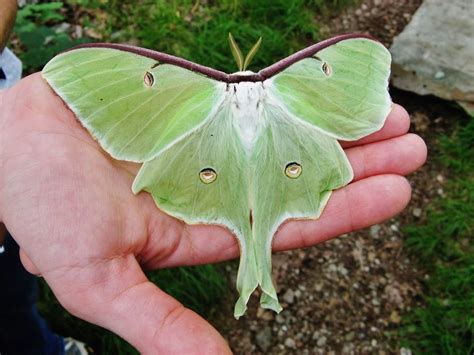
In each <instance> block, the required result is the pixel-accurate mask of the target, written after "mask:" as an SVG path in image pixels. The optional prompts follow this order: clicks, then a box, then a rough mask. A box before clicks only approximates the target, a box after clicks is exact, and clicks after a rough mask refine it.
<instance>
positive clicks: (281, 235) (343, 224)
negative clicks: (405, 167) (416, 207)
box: [150, 175, 411, 267]
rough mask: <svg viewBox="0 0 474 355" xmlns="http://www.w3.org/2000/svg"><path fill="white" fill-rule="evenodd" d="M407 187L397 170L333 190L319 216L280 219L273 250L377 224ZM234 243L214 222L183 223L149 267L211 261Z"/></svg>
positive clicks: (231, 254) (402, 199)
mask: <svg viewBox="0 0 474 355" xmlns="http://www.w3.org/2000/svg"><path fill="white" fill-rule="evenodd" d="M410 195H411V189H410V186H409V184H408V182H407V181H406V180H405V178H403V177H401V176H398V175H378V176H372V177H369V178H366V179H363V180H359V181H357V182H354V183H352V184H350V185H348V186H346V187H344V188H342V189H340V190H337V191H334V192H333V194H332V196H331V198H330V200H329V202H328V205H327V206H326V208H325V210H324V213H323V214H322V216H321V217H320V218H319V219H318V220H299V221H291V222H288V223H285V224H284V225H283V226H282V227H281V228H280V230H279V231H278V232H277V235H276V236H275V239H274V243H273V247H274V249H275V250H285V249H293V248H300V247H306V246H309V245H313V244H316V243H319V242H322V241H324V240H326V239H329V238H331V237H335V236H338V235H341V234H344V233H348V232H351V231H354V230H357V229H361V228H365V227H368V226H371V225H373V224H376V223H379V222H381V221H383V220H385V219H387V218H390V217H392V216H394V215H396V214H397V213H399V212H400V211H401V210H402V209H403V208H404V207H405V206H406V204H407V203H408V201H409V199H410ZM238 255H239V249H238V245H237V243H236V240H235V238H234V237H233V236H232V234H231V233H230V232H229V231H227V230H225V229H223V228H221V227H217V226H203V225H200V226H188V225H184V227H183V233H182V234H181V236H180V242H179V244H177V245H176V246H175V248H173V249H172V252H171V253H170V254H168V255H162V258H160V260H155V261H153V262H152V263H150V266H151V267H166V266H178V265H194V264H201V263H213V262H219V261H222V260H227V259H231V258H235V257H237V256H238Z"/></svg>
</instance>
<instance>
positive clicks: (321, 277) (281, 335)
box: [211, 0, 457, 354]
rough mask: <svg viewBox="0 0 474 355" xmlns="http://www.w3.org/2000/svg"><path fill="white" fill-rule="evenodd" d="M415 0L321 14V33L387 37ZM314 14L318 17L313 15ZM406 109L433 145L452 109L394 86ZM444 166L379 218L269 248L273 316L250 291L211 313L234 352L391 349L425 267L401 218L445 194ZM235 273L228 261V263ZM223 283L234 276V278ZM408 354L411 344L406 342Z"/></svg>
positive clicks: (420, 176) (419, 215)
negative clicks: (241, 303)
mask: <svg viewBox="0 0 474 355" xmlns="http://www.w3.org/2000/svg"><path fill="white" fill-rule="evenodd" d="M419 4H420V1H377V0H371V1H363V2H362V3H361V4H360V6H357V7H354V8H351V9H348V10H345V11H344V12H342V13H341V14H339V15H338V16H337V17H335V18H331V19H329V20H326V23H327V26H325V27H324V28H323V33H325V35H327V37H329V36H331V35H335V34H338V33H345V32H352V31H357V32H367V33H370V34H372V35H374V36H375V37H377V38H379V39H380V40H381V41H382V42H383V43H384V44H385V45H387V46H388V45H390V43H391V41H392V39H393V37H394V36H395V35H397V34H398V33H399V32H400V31H401V30H402V29H403V27H404V26H405V25H406V24H407V22H408V21H409V19H410V18H411V15H412V14H413V13H414V11H415V10H416V8H417V7H418V6H419ZM321 21H322V19H320V20H319V22H321ZM391 94H392V96H393V99H394V101H395V102H398V103H401V104H402V105H403V106H405V107H406V108H407V110H408V111H409V113H410V116H411V120H412V127H411V131H413V132H416V133H418V134H420V135H421V136H422V137H423V138H424V139H425V140H426V142H427V144H428V146H429V150H430V154H433V155H434V154H435V153H436V138H435V137H436V136H437V135H438V134H440V133H443V132H449V131H450V130H451V129H452V126H453V122H451V121H450V116H452V115H454V114H456V110H457V109H456V108H455V107H454V106H453V105H450V104H447V103H446V102H445V101H441V100H438V99H435V98H433V97H420V96H417V95H414V94H410V93H406V92H401V91H399V90H392V91H391ZM445 173H446V172H443V171H441V170H440V167H439V166H438V165H437V164H436V162H433V161H430V160H428V163H427V164H426V165H425V166H424V167H423V168H422V169H421V170H419V171H418V172H416V173H415V174H413V175H411V176H410V177H409V180H410V182H411V184H412V187H413V198H412V201H411V203H410V205H409V206H408V208H407V209H406V210H405V211H404V212H403V213H402V214H401V215H399V216H397V217H396V218H394V219H391V220H389V221H387V222H386V223H384V224H380V225H375V226H372V227H371V228H368V229H365V230H362V231H359V232H356V233H350V234H347V235H343V236H341V237H340V238H337V239H333V240H331V241H328V242H325V243H322V244H320V245H317V246H315V247H311V248H308V249H305V250H296V251H290V252H283V253H279V254H275V255H274V256H273V265H274V278H275V281H276V283H277V285H278V286H277V288H278V294H279V296H280V301H281V303H282V305H283V308H284V310H283V311H282V312H281V313H280V314H279V315H275V314H274V313H272V312H270V311H265V310H262V309H260V308H258V297H255V296H254V297H252V298H251V302H250V304H249V310H248V312H247V315H246V316H244V317H242V318H241V319H240V320H238V321H237V320H235V319H234V318H233V316H232V308H233V303H234V301H235V300H236V299H237V295H236V294H233V295H232V296H230V297H229V300H227V301H226V302H225V303H226V304H223V305H221V306H219V310H218V311H219V313H218V314H214V316H213V317H212V319H211V322H212V323H213V324H214V325H215V326H216V327H217V329H218V330H219V331H220V332H221V333H222V334H223V335H224V337H225V338H226V339H227V340H228V341H229V343H230V345H231V347H232V349H233V350H234V352H235V353H236V354H339V353H345V354H366V353H375V354H396V353H400V350H401V349H399V348H398V347H397V339H396V338H395V330H396V328H397V326H398V325H399V323H400V317H401V315H402V314H403V313H404V312H406V311H407V310H409V309H410V308H411V307H413V306H415V305H417V304H418V302H419V301H420V295H421V294H422V292H423V290H422V281H423V280H424V279H425V278H426V275H425V274H424V273H423V271H422V270H419V269H417V267H416V260H413V259H412V257H411V256H410V255H409V254H408V253H407V251H406V250H405V249H404V248H403V239H404V236H403V234H402V232H401V229H402V227H403V225H405V224H407V223H417V222H422V221H423V219H424V216H425V208H426V206H427V205H428V204H429V202H430V200H431V199H432V198H435V197H438V196H443V184H444V183H445V177H444V176H445ZM227 268H228V269H229V271H230V272H229V275H231V276H230V277H231V278H235V274H236V264H235V263H234V264H229V265H227ZM230 282H232V283H234V282H235V279H232V280H231V281H230ZM406 353H409V352H408V351H407V352H406Z"/></svg>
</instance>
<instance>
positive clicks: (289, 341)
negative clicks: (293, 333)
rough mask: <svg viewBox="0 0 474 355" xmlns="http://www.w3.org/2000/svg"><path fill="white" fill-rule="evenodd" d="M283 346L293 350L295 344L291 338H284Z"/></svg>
mask: <svg viewBox="0 0 474 355" xmlns="http://www.w3.org/2000/svg"><path fill="white" fill-rule="evenodd" d="M285 346H286V347H287V348H290V349H293V348H295V346H296V343H295V341H294V340H293V339H292V338H286V339H285Z"/></svg>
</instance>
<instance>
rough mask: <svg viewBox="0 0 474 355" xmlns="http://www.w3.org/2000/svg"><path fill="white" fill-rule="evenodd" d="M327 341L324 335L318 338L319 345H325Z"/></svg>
mask: <svg viewBox="0 0 474 355" xmlns="http://www.w3.org/2000/svg"><path fill="white" fill-rule="evenodd" d="M326 342H327V338H326V337H325V336H324V335H323V336H322V337H321V338H319V339H318V341H317V343H316V344H317V345H318V346H319V347H323V346H324V345H326Z"/></svg>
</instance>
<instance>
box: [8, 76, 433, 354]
mask: <svg viewBox="0 0 474 355" xmlns="http://www.w3.org/2000/svg"><path fill="white" fill-rule="evenodd" d="M0 125H1V128H0V130H1V131H0V132H1V140H0V162H1V163H0V186H1V187H2V188H1V189H0V220H1V221H2V222H4V223H5V225H6V226H7V228H8V230H9V231H10V232H11V234H12V235H13V236H14V238H15V240H16V241H17V243H18V244H19V245H20V247H21V257H22V261H23V264H24V265H25V267H26V268H27V269H28V270H29V271H30V272H32V273H35V274H41V275H42V276H43V277H44V278H45V280H46V281H47V282H48V284H49V285H50V286H51V288H52V289H53V291H54V293H55V294H56V296H57V297H58V299H59V301H60V302H61V303H62V304H63V306H64V307H65V308H66V309H67V310H68V311H70V312H71V313H72V314H74V315H76V316H78V317H80V318H82V319H85V320H87V321H89V322H92V323H95V324H98V325H101V326H103V327H105V328H107V329H110V330H111V331H113V332H115V333H117V334H118V335H120V336H122V337H123V338H125V339H126V340H127V341H129V342H130V343H131V344H132V345H133V346H135V347H136V348H137V350H139V351H140V352H142V353H145V354H156V353H167V354H173V353H185V354H191V353H199V354H206V353H213V354H214V353H226V352H229V351H230V350H229V348H228V346H227V344H226V343H225V341H224V339H223V338H222V337H221V336H220V335H219V334H218V333H217V331H216V330H215V329H214V328H212V327H211V326H210V325H209V324H208V323H207V322H206V321H205V320H204V319H202V318H201V317H199V316H198V315H197V314H195V313H194V312H192V311H190V310H188V309H185V308H184V307H183V306H182V305H181V304H179V303H178V302H177V301H176V300H174V299H173V298H171V297H170V296H168V295H166V294H165V293H164V292H162V291H161V290H160V289H159V288H158V287H157V286H155V285H154V284H152V283H150V282H149V281H148V280H147V278H146V276H145V275H144V273H143V271H142V267H143V268H147V269H155V268H162V267H170V266H178V265H193V264H203V263H212V262H217V261H221V260H226V259H230V258H234V257H236V256H237V255H238V253H239V250H238V246H237V243H236V240H235V239H234V238H233V236H232V235H231V234H230V232H228V231H227V230H225V229H223V228H221V227H218V226H204V225H199V226H189V225H186V224H184V223H182V222H181V221H178V220H176V219H174V218H172V217H170V216H168V215H166V214H164V213H162V212H160V211H159V210H158V209H157V208H156V205H155V203H154V202H153V200H152V198H151V196H150V195H149V194H147V193H140V194H139V195H137V196H135V195H133V194H132V192H131V184H132V181H133V179H134V176H135V174H136V172H137V170H138V168H139V165H137V164H133V163H125V162H119V161H115V160H113V159H112V158H111V157H110V156H109V155H108V154H107V153H105V152H104V151H103V150H102V149H101V148H100V147H99V145H98V144H97V143H96V142H95V141H94V140H93V139H92V138H91V137H90V136H89V134H88V133H87V131H86V130H85V129H83V128H82V126H81V125H80V123H79V122H78V121H77V120H76V119H75V117H74V115H73V113H72V112H71V111H69V110H68V109H67V107H66V106H65V105H64V103H63V102H62V101H61V99H59V97H57V96H56V95H55V94H54V92H53V91H52V90H51V89H50V88H49V86H48V85H47V84H46V83H45V82H44V81H43V80H42V79H41V77H40V75H39V74H34V75H32V76H29V77H27V78H25V79H23V80H22V81H21V82H20V83H19V84H18V85H17V86H15V87H14V88H12V89H10V90H9V91H5V92H1V93H0ZM408 126H409V119H408V115H407V113H406V112H405V111H404V110H403V109H402V108H401V107H400V106H398V105H394V108H393V110H392V113H391V114H390V116H389V118H388V119H387V122H386V124H385V126H384V128H383V129H382V130H381V131H379V132H377V133H375V134H373V135H371V136H369V137H366V138H364V139H362V140H361V141H359V142H352V143H343V145H344V146H345V147H346V153H347V154H348V157H349V159H350V161H351V164H352V166H353V169H354V173H355V179H354V182H353V183H351V184H350V185H348V186H347V187H345V188H343V189H340V190H338V191H335V192H334V193H333V195H332V197H331V199H330V201H329V203H328V205H327V207H326V209H325V211H324V213H323V215H322V216H321V218H320V219H319V220H317V221H309V220H308V221H297V222H295V221H291V222H288V223H285V224H284V225H283V226H282V227H281V228H280V230H279V232H278V233H277V235H276V236H275V239H274V244H273V245H274V249H275V250H283V249H291V248H299V247H305V246H309V245H314V244H317V243H319V242H322V241H324V240H326V239H329V238H331V237H335V236H337V235H340V234H343V233H347V232H350V231H352V230H356V229H360V228H364V227H367V226H370V225H372V224H375V223H379V222H381V221H383V220H385V219H387V218H390V217H392V216H393V215H395V214H396V213H398V212H400V211H401V210H402V209H403V208H404V207H405V205H406V204H407V203H408V201H409V198H410V187H409V185H408V183H407V182H406V180H405V179H404V178H403V177H401V176H400V175H405V174H408V173H410V172H412V171H414V170H415V169H417V168H418V167H419V166H421V165H422V164H423V162H424V161H425V159H426V147H425V145H424V143H423V141H422V140H421V138H419V137H418V136H416V135H413V134H406V132H407V130H408Z"/></svg>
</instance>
